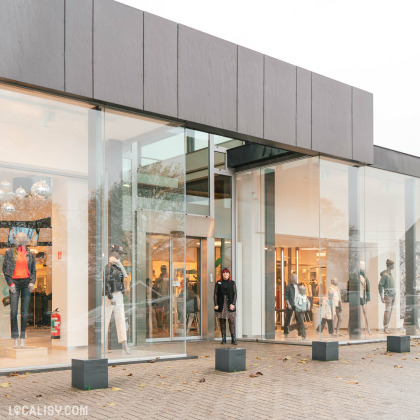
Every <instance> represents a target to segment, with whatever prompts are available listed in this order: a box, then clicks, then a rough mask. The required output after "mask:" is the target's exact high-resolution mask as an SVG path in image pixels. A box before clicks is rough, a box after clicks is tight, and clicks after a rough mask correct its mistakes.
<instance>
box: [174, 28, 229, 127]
mask: <svg viewBox="0 0 420 420" xmlns="http://www.w3.org/2000/svg"><path fill="white" fill-rule="evenodd" d="M236 101H237V46H236V45H235V44H232V43H230V42H227V41H224V40H222V39H219V38H215V37H213V36H211V35H207V34H205V33H203V32H199V31H196V30H195V29H191V28H188V27H186V26H183V25H178V116H179V118H181V119H185V120H188V121H194V122H197V123H201V124H205V125H209V126H214V127H218V128H222V129H226V130H232V131H236V129H237V106H236Z"/></svg>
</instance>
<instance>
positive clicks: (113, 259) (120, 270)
mask: <svg viewBox="0 0 420 420" xmlns="http://www.w3.org/2000/svg"><path fill="white" fill-rule="evenodd" d="M123 254H125V252H124V250H123V248H122V247H121V246H120V245H112V247H111V256H110V257H109V262H108V264H107V265H106V267H105V295H106V297H105V304H104V307H105V341H106V336H107V331H108V327H109V322H110V321H111V315H112V313H113V312H114V317H115V324H116V327H117V335H118V342H119V343H122V346H123V349H124V351H125V353H126V354H131V353H130V351H129V350H128V346H127V331H126V327H125V312H124V297H123V294H124V293H125V289H124V278H127V277H128V274H127V272H126V271H125V269H124V267H123V265H122V263H121V258H122V255H123Z"/></svg>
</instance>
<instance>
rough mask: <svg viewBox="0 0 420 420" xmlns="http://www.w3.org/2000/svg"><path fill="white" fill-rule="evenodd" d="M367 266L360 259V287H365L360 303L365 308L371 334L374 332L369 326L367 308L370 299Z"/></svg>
mask: <svg viewBox="0 0 420 420" xmlns="http://www.w3.org/2000/svg"><path fill="white" fill-rule="evenodd" d="M365 268H366V265H365V262H364V261H360V289H361V290H362V288H363V299H362V300H361V302H360V303H361V307H362V310H363V316H364V317H365V322H366V328H367V330H368V334H369V335H371V334H372V333H371V331H370V328H369V323H368V317H367V308H366V304H367V302H368V301H367V284H366V275H365Z"/></svg>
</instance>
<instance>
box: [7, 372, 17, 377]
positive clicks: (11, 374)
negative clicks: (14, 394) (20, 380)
mask: <svg viewBox="0 0 420 420" xmlns="http://www.w3.org/2000/svg"><path fill="white" fill-rule="evenodd" d="M7 376H8V377H9V378H10V377H11V376H19V374H18V373H17V372H13V373H9V374H8V375H7Z"/></svg>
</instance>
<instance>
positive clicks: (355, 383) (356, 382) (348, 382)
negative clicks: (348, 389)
mask: <svg viewBox="0 0 420 420" xmlns="http://www.w3.org/2000/svg"><path fill="white" fill-rule="evenodd" d="M346 383H347V384H354V385H357V384H358V383H359V381H346Z"/></svg>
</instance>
